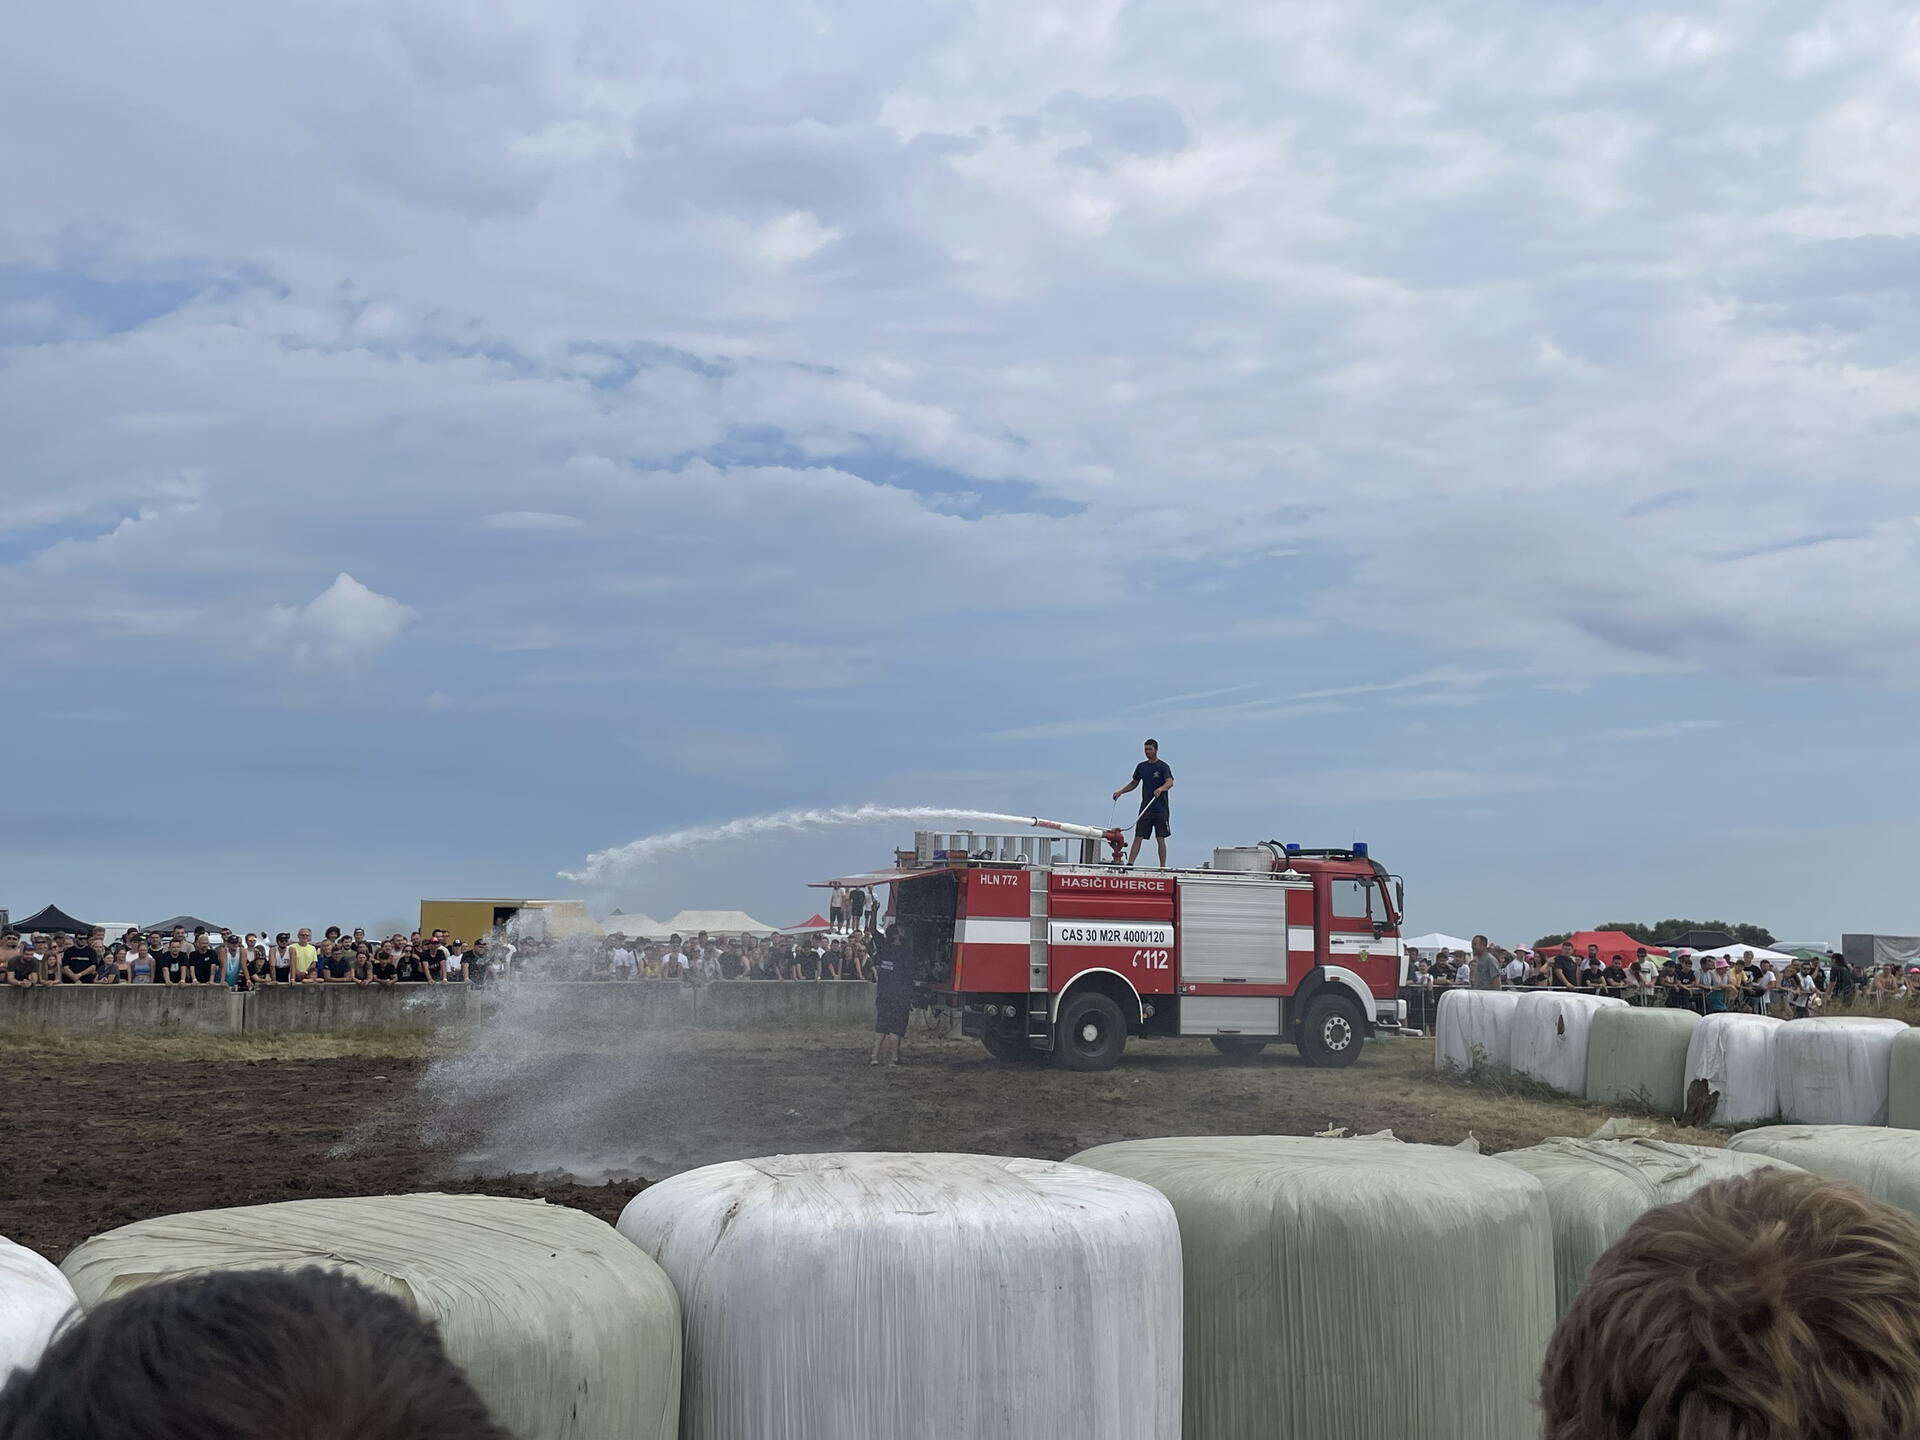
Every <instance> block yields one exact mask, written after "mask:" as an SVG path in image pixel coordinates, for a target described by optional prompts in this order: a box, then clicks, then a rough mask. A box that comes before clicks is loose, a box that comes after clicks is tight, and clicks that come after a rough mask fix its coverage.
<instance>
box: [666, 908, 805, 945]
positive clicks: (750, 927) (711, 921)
mask: <svg viewBox="0 0 1920 1440" xmlns="http://www.w3.org/2000/svg"><path fill="white" fill-rule="evenodd" d="M778 928H779V927H778V926H775V925H765V924H762V923H761V922H760V921H758V920H756V919H754V918H753V917H752V916H751V915H749V914H747V912H746V911H744V910H682V911H681V912H680V913H679V914H678V915H676V916H674V917H673V918H672V919H671V920H669V921H667V922H666V924H665V925H663V926H662V927H661V930H662V932H663V933H671V934H677V935H679V936H680V937H681V938H682V939H687V938H689V937H691V936H694V935H698V934H699V933H700V932H701V931H702V930H704V931H706V932H707V934H709V935H755V936H760V937H765V936H768V935H771V934H773V933H774V931H775V930H776V929H778Z"/></svg>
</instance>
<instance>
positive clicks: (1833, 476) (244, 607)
mask: <svg viewBox="0 0 1920 1440" xmlns="http://www.w3.org/2000/svg"><path fill="white" fill-rule="evenodd" d="M1916 117H1920V19H1916V18H1915V17H1914V15H1913V12H1912V9H1911V7H1910V6H1903V5H1896V4H1892V3H1877V0H1859V3H1853V0H1836V3H1810V0H1793V3H1774V0H1738V3H1731V0H1729V3H1720V4H1691V5H1687V4H1681V5H1667V6H1653V5H1643V4H1636V3H1606V0H1601V3H1595V4H1591V5H1582V6H1529V7H1504V6H1488V5H1468V4H1459V3H1438V4H1432V3H1428V4H1419V3H1416V4H1396V5H1387V4H1381V3H1371V0H1297V3H1290V4H1287V5H1267V6H1261V5H1244V4H1233V5H1226V4H1218V3H1210V0H1180V3H1177V4H1176V3H1171V0H1097V3H1091V0H1090V3H1079V0H1056V3H1047V0H1041V3H1034V0H1017V3H1015V0H972V3H966V4H961V3H950V0H927V3H923V4H916V5H899V4H892V3H883V0H788V3H780V4H776V3H771V0H712V3H709V4H705V5H700V6H681V7H671V6H668V7H645V8H644V9H639V8H636V7H633V6H631V5H627V4H615V3H600V0H538V3H533V0H481V3H469V0H462V3H452V0H380V3H377V4H375V3H367V0H329V3H327V4H324V5H322V4H318V3H305V0H274V3H268V4H261V3H259V0H244V3H242V0H209V3H206V4H203V5H197V6H192V7H186V8H182V7H154V6H139V5H134V4H130V3H126V0H114V3H107V0H68V3H65V4H62V5H57V6H40V7H30V8H29V9H27V10H24V11H22V12H21V13H20V14H18V15H17V16H16V17H14V18H13V20H12V22H11V24H10V27H9V41H8V44H7V45H6V46H4V47H0V136H4V137H5V143H4V144H0V195H4V196H5V197H6V199H5V203H4V204H0V656H4V657H5V661H4V663H5V673H6V676H7V682H8V690H9V696H8V702H7V704H6V706H5V710H4V713H5V716H6V718H5V721H4V723H0V755H4V756H5V759H6V762H7V763H6V765H5V771H4V773H5V777H6V778H5V785H4V791H0V794H4V802H0V814H3V815H4V817H5V823H3V824H0V906H8V907H10V908H11V909H12V910H13V912H14V913H15V915H20V914H23V913H25V912H27V911H30V910H32V909H35V908H38V907H39V906H40V905H42V904H45V903H47V902H49V901H51V902H55V903H58V904H59V905H61V906H63V907H65V908H67V909H69V910H72V911H74V912H76V913H78V914H80V915H82V916H83V917H87V918H95V919H106V918H112V919H116V920H131V921H136V922H140V923H146V922H149V921H151V920H154V919H158V918H160V917H161V916H163V915H167V914H172V913H175V912H177V911H182V910H187V911H193V912H195V913H198V914H201V915H204V916H207V917H209V918H212V919H215V920H218V921H222V922H223V923H229V924H233V925H235V926H239V927H247V928H253V927H264V928H271V929H281V928H291V927H292V926H294V925H298V924H307V923H317V924H325V923H329V922H335V921H337V922H340V923H345V924H364V925H368V926H370V927H372V926H384V925H387V924H393V925H399V924H401V923H402V922H409V923H410V920H411V917H412V916H413V915H414V914H415V911H416V907H417V903H418V901H419V899H421V898H422V897H427V896H440V895H572V894H578V895H582V896H583V897H584V898H587V899H588V900H589V901H590V902H591V903H592V904H593V906H594V907H595V908H596V910H604V909H606V908H610V907H614V906H618V907H620V908H622V909H624V910H627V911H636V910H645V911H648V912H650V913H652V914H655V915H659V916H666V915H669V914H671V913H672V912H673V911H675V910H677V909H679V908H682V907H695V908H720V907H726V908H734V907H737V908H742V909H746V910H748V911H750V912H752V913H754V914H756V915H757V916H759V917H761V918H763V919H765V920H767V921H769V922H771V923H791V922H793V921H796V920H799V919H801V918H803V917H804V916H805V915H806V914H807V913H809V912H810V911H811V910H813V909H815V908H817V905H818V898H819V897H818V892H813V891H809V890H807V889H806V888H805V886H806V883H807V882H808V881H810V880H817V879H820V878H822V877H825V876H829V875H832V874H835V873H841V872H843V871H845V870H847V869H851V868H857V867H864V866H867V865H871V864H875V863H881V862H884V861H885V860H886V859H887V858H888V857H889V856H890V854H891V852H892V850H893V848H894V847H895V846H896V845H901V844H906V843H908V841H909V838H910V835H909V832H910V829H911V827H910V826H884V825H883V826H863V827H854V828H849V829H842V830H833V831H825V832H820V833H817V834H778V835H773V836H770V837H767V838H763V839H757V840H752V841H748V842H744V843H739V844H734V845H727V846H713V847H706V848H703V849H700V850H697V851H695V852H691V853H689V854H688V855H687V856H685V857H683V858H681V859H678V860H674V861H671V862H668V863H663V864H659V865H654V866H651V867H648V868H646V869H645V870H643V871H640V872H636V873H631V874H628V875H625V876H624V877H623V878H622V879H620V880H619V881H618V882H616V883H614V884H611V885H603V886H600V887H597V888H596V889H594V890H593V891H583V890H580V889H578V888H576V887H575V886H573V885H571V884H570V883H569V882H567V881H564V880H562V879H560V878H559V872H561V871H563V870H575V869H577V868H579V866H580V862H581V861H582V859H583V858H584V857H585V856H586V855H587V854H588V853H590V852H593V851H597V850H601V849H604V848H606V847H609V846H615V845H620V844H623V843H625V842H627V841H630V840H633V839H635V838H636V837H639V836H644V835H647V834H650V833H653V832H657V831H665V830H673V829H680V828H683V827H688V826H697V825H702V824H707V823H712V822H722V821H726V820H729V819H733V818H736V817H740V816H747V815H754V814H760V813H764V812H770V811H778V810H784V809H788V808H791V807H801V806H823V805H857V804H861V803H878V804H885V805H954V806H966V807H975V808H985V809H992V810H1012V811H1017V812H1019V813H1022V814H1026V813H1035V814H1042V815H1053V816H1056V817H1059V818H1065V819H1076V820H1083V821H1088V822H1091V823H1097V824H1102V825H1104V824H1107V823H1109V821H1110V819H1111V818H1112V816H1113V812H1114V809H1115V807H1114V805H1113V802H1112V801H1111V800H1110V798H1109V797H1110V795H1111V792H1112V790H1113V789H1114V788H1116V787H1117V786H1118V785H1120V784H1121V783H1123V782H1124V781H1125V780H1126V778H1127V776H1128V774H1129V773H1130V770H1131V767H1132V765H1133V763H1134V761H1135V760H1136V759H1137V758H1138V754H1139V743H1140V741H1141V740H1142V739H1143V738H1144V737H1146V736H1147V735H1149V734H1151V735H1153V736H1155V737H1157V738H1158V739H1159V740H1160V741H1161V743H1162V747H1163V755H1164V757H1165V758H1166V759H1167V760H1168V761H1169V762H1170V764H1171V765H1172V767H1173V770H1174V773H1175V775H1176V777H1177V788H1176V791H1175V795H1174V808H1173V819H1174V842H1173V855H1174V859H1175V860H1176V861H1177V862H1183V863H1193V862H1198V861H1199V860H1201V859H1203V858H1205V857H1206V856H1207V855H1208V853H1209V852H1210V850H1211V847H1213V846H1214V845H1225V844H1237V843H1248V842H1252V841H1258V840H1265V839H1270V838H1271V839H1281V840H1293V841H1298V842H1300V843H1303V844H1308V845H1314V844H1344V843H1347V842H1349V841H1351V840H1355V839H1360V840H1365V841H1367V842H1369V844H1370V845H1371V846H1372V849H1373V852H1374V853H1375V855H1376V856H1377V857H1379V858H1381V859H1382V860H1383V861H1384V862H1385V863H1387V865H1388V866H1389V867H1390V868H1391V869H1392V870H1394V871H1395V872H1397V873H1399V874H1401V875H1403V876H1404V877H1405V879H1406V884H1407V892H1408V904H1409V915H1408V923H1409V926H1410V927H1411V928H1412V929H1414V930H1428V929H1439V930H1446V931H1450V932H1453V933H1461V934H1471V933H1472V932H1473V931H1475V930H1484V931H1487V932H1488V933H1490V934H1492V935H1494V936H1495V938H1496V939H1504V940H1507V941H1508V942H1510V943H1511V942H1516V941H1525V940H1528V939H1531V938H1533V937H1534V936H1535V935H1537V934H1539V933H1542V932H1545V931H1549V930H1561V929H1567V928H1571V927H1579V926H1585V925H1591V924H1594V923H1597V922H1600V921H1604V920H1618V919H1627V918H1636V917H1638V918H1645V919H1648V920H1652V919H1658V918H1661V917H1663V916H1669V915H1681V916H1689V917H1695V918H1722V919H1727V920H1734V921H1740V920H1750V921H1755V922H1758V923H1761V924H1765V925H1767V926H1768V927H1769V928H1771V929H1772V930H1773V931H1774V932H1775V934H1776V935H1777V936H1778V937H1780V938H1782V939H1786V940H1797V939H1803V938H1804V939H1815V940H1831V939H1834V938H1836V937H1837V936H1838V935H1839V934H1840V933H1841V932H1842V931H1845V930H1880V931H1894V932H1900V933H1913V932H1920V896H1916V895H1915V893H1914V890H1913V886H1912V884H1911V881H1910V878H1909V877H1910V875H1911V873H1912V872H1913V870H1914V868H1915V866H1914V862H1915V859H1916V856H1915V849H1916V844H1915V831H1916V827H1915V824H1914V820H1913V816H1914V814H1915V811H1916V801H1920V766H1916V764H1915V763H1914V759H1913V753H1914V752H1913V744H1912V733H1913V720H1914V716H1915V712H1916V691H1915V682H1916V680H1920V469H1917V468H1916V465H1915V463H1914V455H1915V442H1916V439H1917V438H1920V383H1917V382H1920V166H1915V165H1914V164H1913V155H1914V154H1915V152H1916V147H1920V119H1917V118H1916Z"/></svg>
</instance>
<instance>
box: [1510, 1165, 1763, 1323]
mask: <svg viewBox="0 0 1920 1440" xmlns="http://www.w3.org/2000/svg"><path fill="white" fill-rule="evenodd" d="M1493 1158H1494V1159H1495V1160H1498V1161H1500V1162H1501V1163H1502V1164H1504V1165H1513V1166H1517V1167H1518V1168H1519V1169H1522V1170H1525V1171H1526V1172H1527V1173H1528V1174H1529V1175H1532V1176H1533V1177H1534V1178H1536V1179H1537V1180H1539V1182H1540V1184H1541V1186H1542V1187H1543V1188H1544V1189H1545V1190H1546V1192H1547V1209H1548V1210H1549V1211H1550V1212H1551V1213H1552V1215H1553V1270H1554V1291H1555V1295H1556V1298H1557V1300H1558V1303H1559V1313H1560V1314H1562V1315H1564V1314H1566V1313H1567V1307H1568V1306H1569V1305H1571V1304H1572V1303H1573V1297H1574V1295H1575V1294H1576V1293H1577V1292H1578V1291H1579V1289H1580V1286H1581V1285H1582V1284H1584V1283H1585V1281H1586V1278H1587V1272H1588V1271H1589V1270H1591V1269H1592V1268H1593V1262H1594V1261H1596V1260H1598V1259H1599V1258H1600V1257H1601V1255H1603V1254H1604V1253H1606V1251H1607V1250H1608V1249H1609V1248H1610V1247H1611V1246H1612V1245H1613V1243H1614V1242H1615V1241H1616V1240H1618V1239H1619V1238H1620V1237H1621V1236H1622V1235H1624V1234H1626V1233H1627V1227H1628V1226H1630V1225H1632V1224H1633V1222H1634V1221H1635V1220H1637V1219H1639V1218H1640V1216H1642V1215H1643V1214H1645V1213H1646V1212H1647V1211H1649V1210H1651V1209H1653V1208H1654V1206H1656V1205H1667V1204H1671V1203H1672V1202H1674V1201H1676V1200H1684V1199H1685V1198H1686V1197H1687V1196H1689V1195H1691V1194H1692V1193H1693V1192H1694V1191H1696V1190H1698V1189H1699V1188H1700V1187H1701V1186H1702V1185H1710V1184H1712V1183H1713V1182H1714V1181H1715V1180H1732V1179H1735V1178H1736V1177H1738V1176H1741V1175H1746V1174H1749V1173H1751V1172H1752V1171H1755V1170H1765V1169H1768V1168H1770V1167H1776V1166H1781V1167H1784V1168H1786V1169H1789V1170H1791V1169H1793V1168H1794V1167H1793V1166H1792V1165H1791V1164H1789V1163H1788V1162H1786V1161H1784V1160H1776V1159H1773V1158H1771V1157H1769V1156H1766V1155H1746V1154H1740V1153H1738V1152H1736V1151H1732V1150H1719V1149H1715V1148H1713V1147H1712V1146H1707V1145H1672V1144H1668V1143H1667V1142H1666V1141H1663V1140H1644V1139H1631V1140H1545V1141H1542V1142H1541V1143H1540V1144H1538V1145H1534V1146H1531V1147H1529V1148H1528V1149H1525V1150H1508V1151H1505V1152H1503V1153H1502V1154H1499V1155H1496V1156H1494V1157H1493Z"/></svg>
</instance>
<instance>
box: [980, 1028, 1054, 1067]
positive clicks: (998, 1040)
mask: <svg viewBox="0 0 1920 1440" xmlns="http://www.w3.org/2000/svg"><path fill="white" fill-rule="evenodd" d="M980 1043H981V1044H982V1045H984V1046H986V1047H987V1053H988V1054H989V1055H991V1056H993V1058H994V1059H996V1060H1038V1059H1039V1058H1040V1054H1041V1052H1040V1051H1038V1050H1036V1049H1034V1048H1033V1046H1032V1045H1030V1044H1028V1043H1027V1037H1026V1036H1024V1035H1016V1034H1015V1033H1014V1032H1013V1031H1011V1030H982V1031H981V1032H980Z"/></svg>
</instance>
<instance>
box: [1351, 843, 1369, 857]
mask: <svg viewBox="0 0 1920 1440" xmlns="http://www.w3.org/2000/svg"><path fill="white" fill-rule="evenodd" d="M1353 853H1354V854H1355V855H1357V856H1359V857H1360V858H1361V859H1362V860H1364V859H1366V858H1367V842H1366V841H1364V840H1356V841H1354V842H1353Z"/></svg>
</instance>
